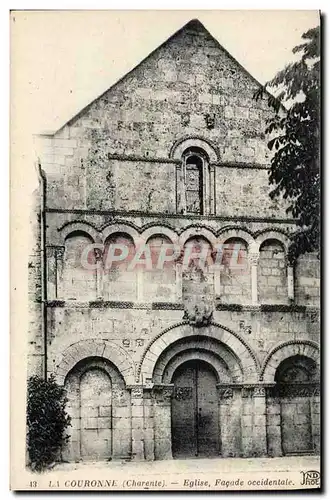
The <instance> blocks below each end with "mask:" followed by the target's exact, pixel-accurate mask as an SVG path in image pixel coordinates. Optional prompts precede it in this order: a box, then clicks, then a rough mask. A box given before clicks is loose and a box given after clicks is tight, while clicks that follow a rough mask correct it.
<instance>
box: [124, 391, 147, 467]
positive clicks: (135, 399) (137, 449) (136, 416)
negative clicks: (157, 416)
mask: <svg viewBox="0 0 330 500" xmlns="http://www.w3.org/2000/svg"><path fill="white" fill-rule="evenodd" d="M128 389H130V390H131V416H132V460H137V461H139V460H144V459H145V456H144V412H143V387H142V386H140V385H136V386H131V387H128Z"/></svg>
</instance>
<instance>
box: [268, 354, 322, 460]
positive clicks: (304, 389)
mask: <svg viewBox="0 0 330 500" xmlns="http://www.w3.org/2000/svg"><path fill="white" fill-rule="evenodd" d="M317 379H318V374H317V367H316V364H315V362H314V361H313V360H312V359H310V358H308V357H306V356H301V355H296V356H292V357H290V358H287V359H285V360H284V361H282V363H281V364H280V365H279V367H278V368H277V371H276V374H275V381H276V385H277V387H276V390H277V395H278V396H279V403H280V417H281V442H282V452H283V455H296V454H297V455H301V454H310V453H313V452H314V444H313V408H312V405H313V396H314V393H315V390H316V389H317V387H318V381H317Z"/></svg>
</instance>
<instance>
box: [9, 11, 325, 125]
mask: <svg viewBox="0 0 330 500" xmlns="http://www.w3.org/2000/svg"><path fill="white" fill-rule="evenodd" d="M193 18H198V19H199V20H200V21H201V22H202V23H203V24H204V26H205V27H206V28H207V29H208V30H209V31H210V33H211V34H212V35H213V36H214V37H215V38H216V39H217V40H218V41H219V42H220V44H221V45H223V47H225V48H226V49H227V50H228V52H230V53H231V54H232V55H233V56H234V57H235V58H236V59H237V60H238V61H239V62H240V63H241V64H242V65H243V66H244V67H245V68H246V69H247V70H248V71H249V72H250V73H251V74H252V75H253V76H254V77H255V78H256V79H257V80H258V81H260V83H265V81H267V80H268V79H270V78H272V77H273V76H274V75H275V74H276V72H277V71H278V70H280V69H282V68H283V67H284V66H285V65H286V64H287V63H288V62H290V61H291V60H293V58H294V56H293V54H292V48H293V47H294V46H295V45H297V44H299V43H300V42H301V38H300V37H301V34H302V33H303V32H305V31H306V30H308V29H310V28H312V27H314V26H316V25H318V23H319V18H318V12H317V11H312V10H309V11H308V10H301V11H298V10H291V11H290V10H287V11H284V10H279V11H272V10H268V11H266V10H265V11H260V10H259V11H258V10H245V11H242V10H240V11H239V10H237V11H228V10H222V11H221V10H218V11H16V12H14V13H13V14H12V19H11V93H12V117H13V118H14V119H15V118H17V121H18V122H19V123H23V121H24V120H23V121H22V120H21V117H22V118H26V117H29V120H28V121H29V131H31V132H32V133H42V132H54V131H56V130H57V129H58V128H60V127H61V126H62V125H63V124H64V123H65V122H66V121H67V120H68V119H70V118H71V117H72V116H74V115H75V114H76V113H78V112H79V111H80V110H81V109H82V108H83V107H85V106H86V105H87V104H89V103H90V102H91V101H93V100H94V99H95V98H96V97H98V96H99V95H100V94H102V93H103V92H104V91H105V90H106V89H107V88H109V87H110V86H111V85H112V84H114V83H115V82H116V81H117V80H118V79H120V78H121V77H122V76H123V75H125V74H126V73H127V72H128V71H130V70H131V69H132V68H133V67H134V66H136V65H137V64H138V63H139V62H140V61H141V60H142V59H144V58H145V57H146V56H147V55H148V54H149V53H150V52H151V51H153V50H154V49H155V48H156V47H157V46H158V45H160V44H161V43H163V42H164V41H165V40H166V39H167V38H168V37H170V36H171V35H172V34H173V33H174V32H175V31H177V30H178V29H180V28H181V27H182V26H183V25H184V24H185V23H186V22H188V21H189V20H190V19H193Z"/></svg>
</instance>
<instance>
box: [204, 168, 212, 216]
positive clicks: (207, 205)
mask: <svg viewBox="0 0 330 500" xmlns="http://www.w3.org/2000/svg"><path fill="white" fill-rule="evenodd" d="M203 191H204V192H203V205H204V206H203V214H204V215H209V214H210V175H209V166H208V163H207V162H206V161H205V160H203Z"/></svg>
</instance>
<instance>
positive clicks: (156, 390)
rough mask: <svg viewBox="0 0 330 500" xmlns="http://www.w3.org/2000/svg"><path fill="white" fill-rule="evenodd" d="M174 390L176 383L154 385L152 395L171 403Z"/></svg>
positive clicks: (160, 400) (159, 400)
mask: <svg viewBox="0 0 330 500" xmlns="http://www.w3.org/2000/svg"><path fill="white" fill-rule="evenodd" d="M173 392H174V385H173V384H168V385H165V384H164V385H154V386H153V388H152V396H153V398H154V399H155V400H157V402H164V403H170V401H171V398H172V396H173Z"/></svg>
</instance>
